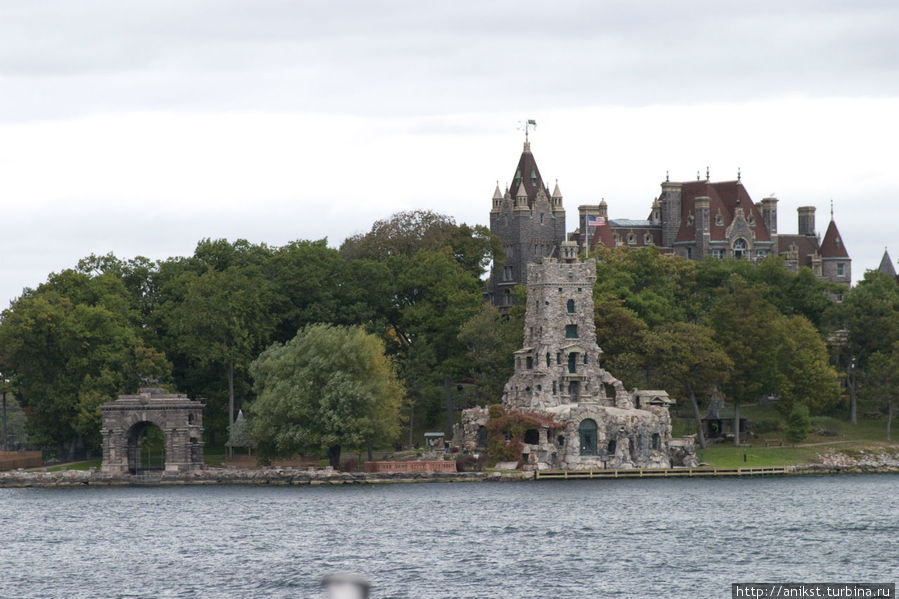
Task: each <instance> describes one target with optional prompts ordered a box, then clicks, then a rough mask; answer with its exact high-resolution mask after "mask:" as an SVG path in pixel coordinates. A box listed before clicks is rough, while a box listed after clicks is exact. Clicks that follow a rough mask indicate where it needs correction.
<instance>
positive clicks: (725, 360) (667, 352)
mask: <svg viewBox="0 0 899 599" xmlns="http://www.w3.org/2000/svg"><path fill="white" fill-rule="evenodd" d="M645 348H646V355H645V359H646V361H647V363H649V364H651V365H653V367H652V376H651V380H652V381H653V383H654V384H655V385H657V386H658V387H661V388H664V389H667V390H668V391H669V392H670V393H672V395H674V396H675V397H677V396H678V395H679V396H681V397H684V396H685V397H687V398H688V399H689V400H690V405H691V407H692V408H693V416H694V417H695V418H696V426H697V435H698V439H699V446H700V447H702V448H703V449H704V448H705V446H706V442H705V436H704V434H703V432H702V417H701V415H700V413H699V403H698V401H697V395H700V396H703V397H705V396H708V395H709V394H711V393H712V391H714V390H715V388H717V387H719V386H721V385H722V384H723V383H724V382H726V381H727V378H728V376H729V374H730V371H731V370H732V369H733V367H734V363H733V360H731V358H730V357H729V356H728V355H727V354H726V353H725V352H724V350H723V349H721V347H720V346H719V345H718V343H717V342H716V341H715V331H714V330H713V329H711V328H709V327H705V326H701V325H696V324H688V323H672V324H669V325H665V326H662V327H659V328H657V329H655V330H652V331H649V332H647V333H645Z"/></svg>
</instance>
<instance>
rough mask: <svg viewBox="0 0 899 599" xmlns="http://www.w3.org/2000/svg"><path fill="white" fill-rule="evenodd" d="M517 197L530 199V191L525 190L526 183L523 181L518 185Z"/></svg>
mask: <svg viewBox="0 0 899 599" xmlns="http://www.w3.org/2000/svg"><path fill="white" fill-rule="evenodd" d="M515 197H516V198H526V197H528V190H527V189H526V188H525V186H524V181H522V182H521V183H520V184H519V185H518V191H516V192H515Z"/></svg>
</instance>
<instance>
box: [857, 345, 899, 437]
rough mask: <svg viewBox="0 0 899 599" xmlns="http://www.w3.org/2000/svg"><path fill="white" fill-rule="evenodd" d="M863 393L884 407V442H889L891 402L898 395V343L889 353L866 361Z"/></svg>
mask: <svg viewBox="0 0 899 599" xmlns="http://www.w3.org/2000/svg"><path fill="white" fill-rule="evenodd" d="M865 392H866V394H867V395H868V396H869V397H870V398H871V399H872V400H873V401H874V402H875V404H879V405H882V406H885V407H886V411H887V425H886V440H887V441H890V440H891V439H890V436H891V432H892V421H893V401H894V398H895V397H896V396H897V395H899V343H896V344H894V345H893V347H892V348H891V351H890V352H889V353H884V352H876V353H874V354H873V355H871V356H870V357H869V359H868V367H867V369H866V370H865Z"/></svg>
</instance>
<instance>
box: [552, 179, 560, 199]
mask: <svg viewBox="0 0 899 599" xmlns="http://www.w3.org/2000/svg"><path fill="white" fill-rule="evenodd" d="M553 197H554V198H561V197H562V192H561V191H559V182H558V181H556V187H555V189H553Z"/></svg>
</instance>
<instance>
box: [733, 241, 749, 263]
mask: <svg viewBox="0 0 899 599" xmlns="http://www.w3.org/2000/svg"><path fill="white" fill-rule="evenodd" d="M748 255H749V252H748V251H747V247H746V240H745V239H743V238H742V237H741V238H740V239H737V240H736V241H735V242H734V258H736V259H737V260H739V259H741V258H744V257H746V256H748Z"/></svg>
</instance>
